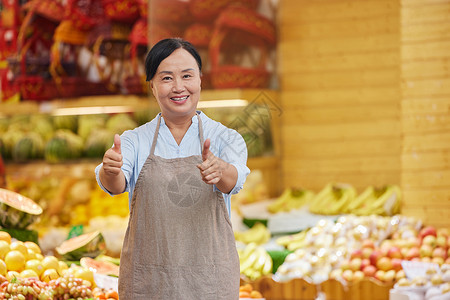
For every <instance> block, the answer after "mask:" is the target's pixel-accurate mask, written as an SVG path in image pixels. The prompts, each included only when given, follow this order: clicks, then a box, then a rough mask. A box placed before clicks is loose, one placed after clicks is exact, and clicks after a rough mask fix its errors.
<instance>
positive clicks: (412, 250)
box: [405, 247, 420, 260]
mask: <svg viewBox="0 0 450 300" xmlns="http://www.w3.org/2000/svg"><path fill="white" fill-rule="evenodd" d="M414 257H420V251H419V248H418V247H412V248H409V249H408V252H407V253H406V255H405V258H406V259H407V260H411V259H413V258H414Z"/></svg>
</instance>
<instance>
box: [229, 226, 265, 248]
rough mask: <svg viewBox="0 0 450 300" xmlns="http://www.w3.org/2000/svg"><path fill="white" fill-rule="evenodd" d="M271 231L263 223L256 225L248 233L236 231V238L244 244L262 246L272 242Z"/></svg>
mask: <svg viewBox="0 0 450 300" xmlns="http://www.w3.org/2000/svg"><path fill="white" fill-rule="evenodd" d="M270 236H271V234H270V231H269V229H267V227H266V226H264V224H262V223H259V222H258V223H255V225H253V227H252V228H250V229H248V230H246V231H235V232H234V238H235V239H236V241H239V242H242V243H244V244H250V243H255V244H257V245H262V244H265V243H267V242H268V241H269V240H270Z"/></svg>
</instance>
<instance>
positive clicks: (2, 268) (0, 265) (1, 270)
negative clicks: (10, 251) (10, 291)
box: [0, 259, 8, 276]
mask: <svg viewBox="0 0 450 300" xmlns="http://www.w3.org/2000/svg"><path fill="white" fill-rule="evenodd" d="M7 271H8V270H7V269H6V264H5V262H4V261H3V260H1V259H0V275H2V276H5V275H6V272H7Z"/></svg>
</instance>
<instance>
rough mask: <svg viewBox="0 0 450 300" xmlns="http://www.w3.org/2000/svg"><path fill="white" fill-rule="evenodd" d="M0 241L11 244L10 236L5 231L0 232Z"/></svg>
mask: <svg viewBox="0 0 450 300" xmlns="http://www.w3.org/2000/svg"><path fill="white" fill-rule="evenodd" d="M0 241H5V242H7V243H8V244H11V236H10V235H9V233H7V232H6V231H0Z"/></svg>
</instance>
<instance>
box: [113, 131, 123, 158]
mask: <svg viewBox="0 0 450 300" xmlns="http://www.w3.org/2000/svg"><path fill="white" fill-rule="evenodd" d="M113 150H114V151H115V152H116V153H119V154H122V150H121V149H120V136H119V135H118V134H117V133H116V134H115V135H114V147H113Z"/></svg>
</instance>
